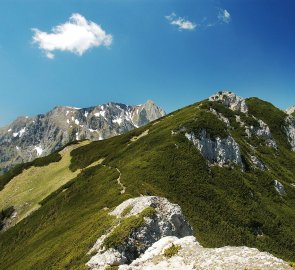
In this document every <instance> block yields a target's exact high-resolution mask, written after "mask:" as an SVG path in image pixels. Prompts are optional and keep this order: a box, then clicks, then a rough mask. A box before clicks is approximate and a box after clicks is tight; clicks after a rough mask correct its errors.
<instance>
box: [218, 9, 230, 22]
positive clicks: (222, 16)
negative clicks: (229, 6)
mask: <svg viewBox="0 0 295 270" xmlns="http://www.w3.org/2000/svg"><path fill="white" fill-rule="evenodd" d="M217 17H218V20H219V21H220V22H222V23H229V22H230V21H231V15H230V13H229V12H228V11H227V10H226V9H220V10H219V13H218V16H217Z"/></svg>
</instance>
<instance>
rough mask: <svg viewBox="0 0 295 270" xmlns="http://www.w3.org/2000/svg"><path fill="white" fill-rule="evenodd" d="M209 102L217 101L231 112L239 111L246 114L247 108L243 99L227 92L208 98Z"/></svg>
mask: <svg viewBox="0 0 295 270" xmlns="http://www.w3.org/2000/svg"><path fill="white" fill-rule="evenodd" d="M209 100H210V101H219V102H221V103H222V104H223V105H224V106H226V107H228V108H230V109H231V110H233V111H240V112H243V113H247V112H248V107H247V105H246V101H245V99H244V98H241V97H239V96H237V95H236V94H234V93H232V92H229V91H220V92H217V93H216V94H215V95H213V96H211V97H209Z"/></svg>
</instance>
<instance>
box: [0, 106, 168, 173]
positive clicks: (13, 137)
mask: <svg viewBox="0 0 295 270" xmlns="http://www.w3.org/2000/svg"><path fill="white" fill-rule="evenodd" d="M164 115H165V112H164V110H162V109H161V108H160V107H159V106H157V105H156V104H155V103H154V102H153V101H151V100H148V101H147V102H146V103H144V104H141V105H136V106H131V105H126V104H121V103H115V102H109V103H106V104H102V105H97V106H94V107H88V108H76V107H70V106H56V107H54V108H53V109H52V110H50V111H49V112H47V113H45V114H39V115H37V116H35V117H18V118H17V119H16V120H15V121H14V122H12V123H11V124H10V125H8V126H7V127H4V128H1V129H0V156H1V157H0V173H1V171H6V170H7V169H8V168H10V167H12V166H14V165H15V164H17V163H21V162H28V161H31V160H33V159H35V158H37V157H41V156H45V155H48V154H50V153H52V152H54V151H56V150H57V149H59V148H61V147H62V146H64V145H66V144H68V143H70V142H72V141H75V140H84V139H87V140H92V141H95V140H102V139H107V138H110V137H112V136H116V135H119V134H122V133H125V132H127V131H129V130H132V129H134V128H137V127H140V126H143V125H146V124H148V123H149V122H151V121H154V120H156V119H158V118H160V117H162V116H164Z"/></svg>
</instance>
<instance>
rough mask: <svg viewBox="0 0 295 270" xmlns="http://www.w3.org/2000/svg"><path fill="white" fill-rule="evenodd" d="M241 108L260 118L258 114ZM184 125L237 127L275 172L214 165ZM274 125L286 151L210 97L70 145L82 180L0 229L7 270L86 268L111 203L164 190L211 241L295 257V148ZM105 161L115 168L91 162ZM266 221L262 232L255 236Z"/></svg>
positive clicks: (214, 131) (215, 131) (237, 134)
mask: <svg viewBox="0 0 295 270" xmlns="http://www.w3.org/2000/svg"><path fill="white" fill-rule="evenodd" d="M247 102H248V105H249V107H250V108H249V109H250V111H251V113H253V114H255V116H256V117H257V118H261V119H262V120H264V121H265V122H267V123H268V122H269V125H270V128H271V131H273V129H278V128H280V127H278V126H277V125H280V123H281V122H280V119H281V116H276V115H274V116H273V117H274V118H273V119H274V120H270V119H272V118H268V117H265V119H264V118H263V115H264V114H265V113H266V112H267V111H271V110H272V109H273V107H272V105H271V104H267V103H263V102H262V101H260V100H255V99H253V100H252V99H250V100H248V101H247ZM261 103H263V104H264V106H265V107H264V109H263V110H261V109H260V104H261ZM212 106H213V107H214V108H215V109H216V110H217V111H219V112H222V113H223V115H225V116H226V117H228V118H229V120H230V122H231V126H232V127H233V128H232V129H231V130H228V129H227V128H226V126H225V125H224V124H223V123H222V122H221V121H220V120H218V119H217V118H216V117H215V116H214V115H213V114H211V113H208V111H207V110H208V108H209V107H212ZM257 107H259V108H257ZM272 113H278V112H277V111H275V112H272ZM239 114H240V116H241V117H242V119H243V120H244V121H245V122H247V121H248V122H254V123H253V124H254V125H255V120H253V118H251V117H248V116H246V115H244V114H241V113H239ZM278 114H279V113H278ZM268 120H269V121H268ZM270 121H272V122H271V123H270ZM200 123H202V124H201V125H200ZM181 127H186V128H187V129H188V130H194V131H198V130H199V129H200V128H202V127H206V128H207V129H208V130H210V134H211V136H217V135H219V136H221V137H223V136H226V135H227V134H228V133H229V132H231V134H232V135H233V136H234V138H235V139H236V141H237V142H238V143H239V144H240V145H241V149H242V153H243V156H244V161H245V163H247V164H248V165H249V164H250V163H249V160H248V159H249V158H248V154H249V153H250V152H251V151H252V149H251V148H250V147H249V144H248V143H251V144H253V145H254V146H255V147H256V154H257V156H258V157H259V158H260V159H262V160H263V161H264V162H265V163H266V165H267V166H268V167H269V168H270V170H269V171H266V172H262V171H259V170H255V169H253V168H251V167H250V166H249V167H248V168H247V170H246V172H242V171H241V169H240V168H239V167H236V168H219V167H209V166H208V165H207V162H206V161H205V160H204V159H203V157H202V156H201V154H200V153H199V151H198V150H197V149H196V148H195V147H194V146H193V144H192V143H191V142H189V141H188V140H187V139H186V138H185V137H184V136H183V134H181V133H180V134H176V135H172V134H171V131H172V130H177V129H179V128H181ZM147 130H148V133H147V132H146V131H147ZM273 133H274V137H275V139H276V140H277V142H278V144H279V148H278V150H277V151H276V150H274V149H270V148H268V147H266V146H264V144H263V143H262V142H261V140H259V139H247V138H246V136H245V134H244V131H243V130H242V128H241V127H240V126H239V125H238V124H237V123H236V122H235V115H234V113H233V112H232V111H230V110H228V109H226V108H225V107H223V106H222V105H220V104H217V103H214V104H212V103H210V102H208V101H203V102H202V103H197V104H194V105H191V106H188V107H186V108H184V109H182V110H179V111H176V112H174V113H173V114H171V115H168V116H166V117H165V118H163V119H161V120H159V121H157V122H154V123H151V124H149V125H147V126H145V127H142V128H139V129H136V130H133V131H131V132H129V133H127V134H125V135H121V136H118V137H114V138H111V139H108V140H105V141H98V142H93V143H91V144H88V145H85V146H82V147H79V148H77V149H75V150H73V151H72V152H71V155H72V161H71V166H70V169H71V170H72V171H73V172H74V171H77V170H82V171H81V173H80V174H79V175H78V176H77V177H76V179H74V180H72V181H70V182H69V183H67V184H66V186H63V187H61V188H60V189H58V190H57V191H56V192H54V193H52V194H51V195H50V196H49V197H48V198H46V199H45V200H44V201H43V203H42V207H41V208H39V209H38V210H37V211H36V212H34V213H33V214H32V215H30V216H29V217H28V218H26V219H24V220H22V221H21V222H20V223H18V224H17V225H16V226H15V227H13V228H11V229H9V230H8V231H7V232H5V233H3V234H0V254H1V260H0V269H86V268H85V266H84V264H85V262H86V261H87V259H88V258H89V256H88V255H86V253H87V252H88V250H89V249H90V248H91V246H92V245H93V244H94V242H95V240H96V239H97V238H98V237H99V236H100V235H101V234H102V233H104V230H105V229H106V228H107V227H108V226H109V225H110V224H111V222H112V220H111V218H110V217H109V216H108V215H107V212H108V210H107V209H106V208H105V207H108V208H112V207H114V206H116V205H117V204H119V203H120V202H122V201H123V200H125V199H127V198H129V197H134V196H139V195H141V194H143V195H160V196H165V197H167V198H168V199H169V200H170V201H171V202H174V203H178V204H179V205H180V206H181V207H182V210H183V212H184V214H185V215H186V216H187V218H188V219H189V221H190V223H191V225H192V226H193V228H194V233H195V235H196V237H197V239H198V240H199V241H200V243H201V244H203V245H204V246H208V247H219V246H224V245H247V246H253V247H258V248H259V249H260V250H266V251H269V252H271V253H273V254H275V255H277V256H279V257H281V258H283V259H286V260H291V261H294V260H295V232H294V229H293V226H294V222H295V188H294V187H292V186H291V185H289V183H291V182H292V181H293V179H294V176H295V166H293V165H294V164H295V153H293V152H291V151H290V150H289V145H288V144H287V142H286V141H285V140H284V137H283V135H282V133H280V132H277V131H273ZM141 134H144V135H145V136H140V135H141ZM134 137H137V138H138V139H137V140H134V139H133V138H134ZM101 159H103V165H107V166H103V165H100V164H98V165H96V166H93V167H90V168H87V166H89V165H91V164H93V163H94V162H96V161H98V160H101ZM116 168H118V169H119V170H120V172H121V173H122V175H121V182H122V183H123V184H124V186H126V192H125V193H124V194H120V186H119V185H118V183H117V181H116V179H117V178H118V175H119V173H118V171H117V170H116ZM274 179H278V180H279V181H280V182H282V183H283V184H284V186H285V189H286V193H287V195H286V196H283V197H282V196H280V195H279V194H278V193H277V192H276V191H275V189H274V187H273V180H274ZM65 188H67V189H66V191H63V190H64V189H65ZM257 227H259V228H261V229H262V231H263V235H262V236H257V235H256V233H255V231H256V228H257Z"/></svg>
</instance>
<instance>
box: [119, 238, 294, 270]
mask: <svg viewBox="0 0 295 270" xmlns="http://www.w3.org/2000/svg"><path fill="white" fill-rule="evenodd" d="M171 246H174V247H175V246H177V247H178V248H179V251H178V252H177V253H176V254H175V255H174V256H172V257H167V256H165V254H164V253H165V250H167V249H169V248H171ZM142 269H148V270H160V269H161V270H180V269H181V270H243V269H249V270H250V269H253V270H254V269H257V270H258V269H260V270H292V267H290V266H289V265H288V263H286V262H284V261H283V260H281V259H279V258H276V257H274V256H273V255H271V254H269V253H267V252H260V251H259V250H258V249H256V248H249V247H229V246H227V247H221V248H204V247H202V246H201V245H200V244H199V243H198V242H197V241H196V239H195V237H194V236H186V237H184V238H180V239H179V238H177V237H174V236H168V237H164V238H162V239H161V240H159V241H158V242H156V243H155V244H153V246H151V247H150V248H149V249H148V250H147V251H146V252H145V253H144V254H143V255H142V256H141V257H140V258H138V259H137V260H135V261H133V262H132V263H131V264H130V265H120V266H119V270H142Z"/></svg>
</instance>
